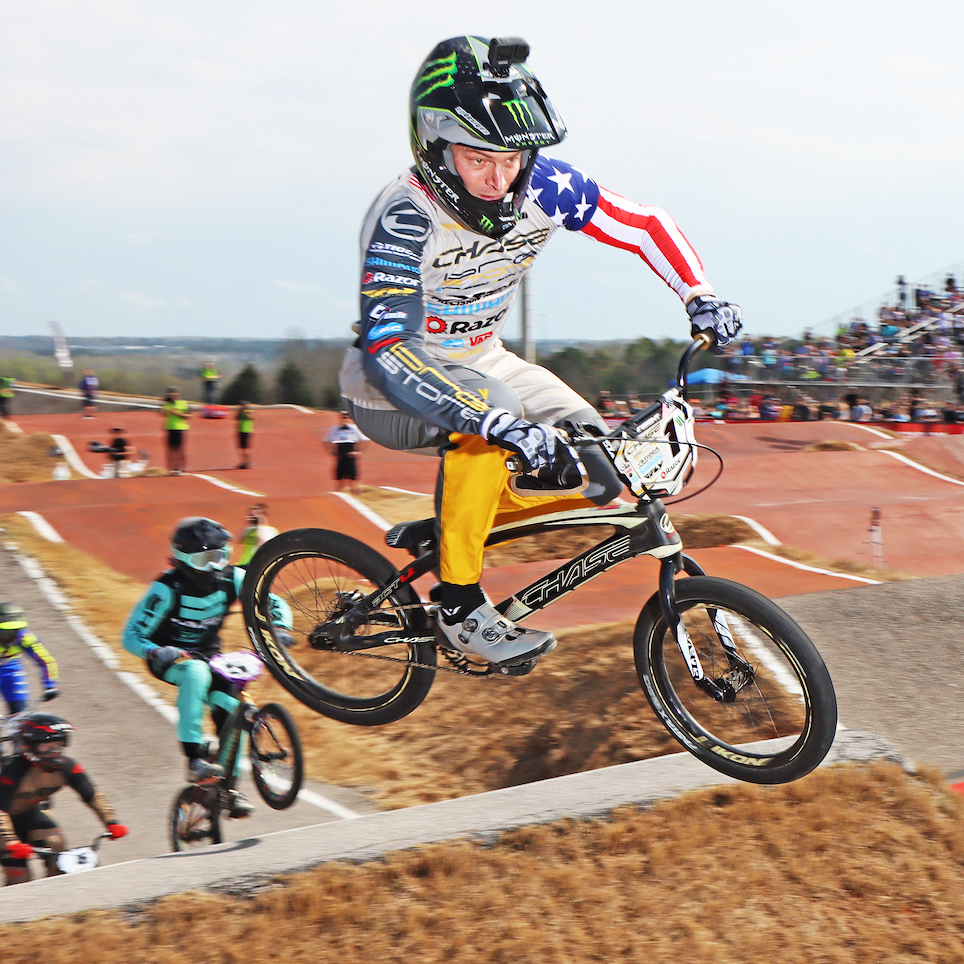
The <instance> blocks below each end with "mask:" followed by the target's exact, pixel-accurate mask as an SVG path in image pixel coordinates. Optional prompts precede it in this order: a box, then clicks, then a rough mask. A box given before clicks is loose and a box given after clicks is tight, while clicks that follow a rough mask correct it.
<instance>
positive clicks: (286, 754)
mask: <svg viewBox="0 0 964 964" xmlns="http://www.w3.org/2000/svg"><path fill="white" fill-rule="evenodd" d="M250 755H251V776H252V778H253V779H254V785H255V786H256V787H257V788H258V793H260V794H261V799H262V800H264V802H265V803H266V804H267V805H268V806H269V807H271V808H272V809H273V810H285V809H287V808H288V807H290V806H291V805H292V804H293V803H294V802H295V799H296V798H297V796H298V791H299V790H300V789H301V781H302V778H303V776H304V762H303V760H302V755H301V737H299V735H298V729H297V727H296V726H295V721H294V720H293V719H292V718H291V714H290V713H289V712H288V711H287V710H286V709H285V708H284V707H283V706H281V705H279V704H278V703H266V704H265V705H264V706H262V707H261V709H260V710H258V712H257V713H256V714H255V716H254V719H253V720H252V721H251V738H250Z"/></svg>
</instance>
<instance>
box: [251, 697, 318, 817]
mask: <svg viewBox="0 0 964 964" xmlns="http://www.w3.org/2000/svg"><path fill="white" fill-rule="evenodd" d="M266 715H270V716H273V717H274V718H275V719H276V720H277V721H278V722H279V723H280V724H281V726H282V728H283V729H284V731H285V733H286V734H287V736H288V741H289V743H290V745H291V752H292V754H293V756H294V761H293V768H294V774H293V776H292V778H291V786H290V787H288V789H287V790H286V791H285V792H284V793H283V794H275V793H272V792H271V789H270V787H269V786H268V785H267V784H266V783H265V781H264V779H263V777H262V776H261V771H260V769H259V766H258V762H257V761H256V760H255V753H254V743H255V741H254V737H253V734H254V727H255V726H257V723H258V718H259V717H261V716H266ZM251 734H252V735H251V737H250V738H249V740H248V753H249V756H250V758H251V778H252V780H254V785H255V787H256V789H257V791H258V793H259V794H260V795H261V799H262V800H264V802H265V803H266V804H267V805H268V806H269V807H271V809H272V810H287V809H288V807H290V806H291V805H292V804H293V803H294V802H295V800H296V799H297V798H298V793H299V792H300V790H301V784H302V782H303V780H304V776H305V762H304V755H303V754H302V751H301V736H300V735H299V733H298V727H297V726H295V721H294V720H293V719H292V718H291V714H290V713H289V712H288V711H287V709H285V707H283V706H282V705H281V704H280V703H265V704H264V706H262V707H260V708H259V709H258V711H257V713H255V715H254V719H253V720H252V721H251Z"/></svg>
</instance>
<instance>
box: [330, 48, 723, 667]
mask: <svg viewBox="0 0 964 964" xmlns="http://www.w3.org/2000/svg"><path fill="white" fill-rule="evenodd" d="M528 52H529V48H528V45H527V44H525V42H524V41H521V40H518V39H512V40H492V41H488V40H485V39H482V38H480V37H456V38H454V39H452V40H447V41H444V42H442V43H440V44H439V45H438V46H437V47H436V48H435V49H434V50H433V51H432V53H431V54H430V55H429V57H428V59H427V60H426V61H425V63H424V64H423V65H422V67H421V69H420V70H419V73H418V75H417V77H416V79H415V82H414V85H413V87H412V92H411V138H412V148H413V151H414V154H415V160H416V164H415V167H414V168H412V169H411V170H410V171H406V172H405V173H404V174H403V175H402V176H401V177H399V178H398V180H396V181H395V182H393V183H392V184H390V185H389V186H388V187H387V188H386V189H385V190H384V191H383V192H382V193H381V194H380V195H379V197H378V198H377V199H376V201H375V203H374V204H373V205H372V207H371V209H370V210H369V212H368V215H367V217H366V218H365V223H364V226H363V228H362V235H361V253H362V262H363V264H362V276H361V316H362V317H361V323H360V332H359V335H360V337H359V339H358V342H357V343H356V345H355V346H354V347H353V348H352V349H350V350H349V352H348V355H347V356H346V359H345V363H344V365H343V368H342V376H341V387H342V393H343V394H344V396H345V398H346V400H347V403H348V406H349V408H350V411H351V413H352V416H353V417H354V419H355V421H356V423H357V424H358V426H359V427H360V428H361V430H362V431H363V432H364V433H365V434H366V435H367V436H368V437H369V438H370V439H372V440H374V441H376V442H378V443H380V444H382V445H385V446H387V447H389V448H396V449H409V450H416V451H418V450H423V451H430V452H435V451H438V450H439V449H440V448H441V449H442V450H443V462H442V475H441V479H440V485H439V487H438V490H437V501H438V506H437V513H438V519H439V522H440V525H441V578H442V584H441V607H440V615H439V628H440V631H441V633H442V640H443V643H444V644H445V645H448V646H451V647H452V648H454V649H456V650H459V651H461V652H468V653H472V654H475V655H478V656H481V657H483V658H484V659H487V660H489V661H490V662H492V663H501V664H505V665H511V664H518V663H526V662H530V661H531V660H533V659H535V658H537V657H538V656H540V655H542V654H543V653H546V652H548V651H549V650H551V649H552V647H553V646H554V645H555V640H554V639H553V637H552V636H551V634H549V633H543V632H537V631H535V630H530V629H523V628H522V627H519V626H516V625H514V624H513V623H512V622H510V621H509V620H507V619H505V617H503V616H501V615H500V614H499V613H498V612H497V611H496V610H495V609H494V608H493V607H492V606H491V605H489V603H488V602H487V601H486V599H485V597H484V595H483V593H482V590H481V588H480V587H479V579H480V577H481V573H482V552H483V545H484V542H485V539H486V536H487V535H488V532H489V530H490V529H491V527H492V525H493V524H496V525H498V524H501V523H502V522H506V521H509V519H518V518H520V517H525V516H526V515H529V514H531V515H535V514H539V513H541V512H546V511H555V510H557V509H562V508H565V507H566V503H565V502H562V501H560V498H564V499H565V498H567V499H569V500H578V502H579V503H581V504H583V505H585V504H586V503H585V499H589V500H591V502H593V503H595V504H599V505H602V504H605V503H606V502H608V501H611V500H612V498H614V497H615V496H616V495H617V494H618V493H619V492H620V491H621V488H622V486H621V483H620V482H619V480H618V479H617V477H616V475H615V473H614V471H613V470H612V467H611V466H610V465H609V463H608V462H606V461H605V460H604V458H603V457H602V456H601V454H599V453H593V452H592V451H591V450H589V449H586V450H584V451H583V453H582V458H583V461H584V462H585V465H584V466H582V465H580V464H578V459H577V458H576V457H575V455H574V453H573V452H572V451H571V450H570V449H568V447H567V446H565V445H564V444H563V443H562V441H561V439H560V438H559V436H558V434H557V432H556V431H555V430H554V426H558V425H561V424H562V423H563V422H566V421H573V422H583V423H593V424H595V425H597V426H599V427H600V428H604V423H602V421H601V419H600V418H599V416H598V414H597V413H596V411H595V410H594V409H593V408H592V406H591V405H590V404H589V403H588V402H587V401H586V400H585V399H584V398H582V397H581V396H580V395H578V394H577V393H576V392H575V391H573V390H572V389H571V388H569V386H568V385H566V384H565V383H564V382H562V381H561V380H560V379H558V378H557V377H556V376H555V375H553V374H552V373H551V372H549V371H547V370H546V369H544V368H540V367H539V366H537V365H532V364H530V363H528V362H526V361H524V360H523V359H521V358H519V357H517V356H516V355H514V354H513V353H511V352H509V351H507V350H506V348H505V347H504V346H503V344H502V342H501V341H500V339H499V334H500V332H501V330H502V327H503V325H504V324H505V320H506V318H507V317H508V314H509V311H510V309H511V308H512V305H513V303H514V301H515V298H516V295H517V293H518V289H519V284H520V282H521V280H522V277H523V275H524V274H525V272H526V271H527V270H528V268H529V267H530V266H531V265H532V262H533V260H534V259H535V257H536V256H537V255H538V253H539V252H540V251H541V250H542V248H543V247H544V246H545V244H546V243H547V242H548V240H549V238H550V237H551V236H552V235H553V234H554V233H555V232H556V231H558V230H559V229H560V228H564V229H565V230H567V231H570V232H577V233H580V234H585V235H588V236H589V237H591V238H594V239H595V240H597V241H603V242H604V243H606V244H610V245H613V246H615V247H618V248H623V249H625V250H627V251H630V252H633V253H635V254H637V255H638V256H639V257H640V258H642V259H643V261H645V262H646V263H647V264H648V265H649V266H650V267H651V268H652V269H653V270H654V271H655V272H656V273H657V274H658V275H659V276H660V277H661V278H662V279H663V280H664V281H665V282H666V284H668V285H669V286H670V287H671V288H672V289H673V290H674V291H675V292H676V293H677V294H678V295H679V297H680V299H681V300H682V302H683V304H684V305H685V306H686V310H687V312H688V313H689V315H690V318H691V319H692V325H693V329H694V331H698V330H710V331H713V332H714V333H715V335H716V337H717V344H718V346H719V347H720V348H722V346H723V345H725V344H726V343H727V342H728V341H729V340H730V339H731V338H732V337H733V336H734V335H735V334H736V333H737V331H739V329H740V326H741V315H740V309H739V308H738V307H736V306H735V305H730V304H728V303H726V302H723V301H720V300H718V299H717V298H716V297H715V295H714V292H713V288H712V287H711V286H710V284H709V283H708V282H707V280H706V278H705V276H704V274H703V267H702V265H701V263H700V260H699V258H698V257H697V255H696V252H695V251H694V250H693V248H692V247H691V246H690V244H689V243H688V242H687V240H686V238H685V237H684V236H683V234H682V232H681V231H680V230H679V228H678V227H677V226H676V224H675V222H674V221H673V219H672V218H670V216H669V215H668V214H666V212H665V211H662V210H660V209H659V208H656V207H651V206H648V205H641V204H636V203H634V202H632V201H628V200H626V199H625V198H622V197H620V196H619V195H617V194H614V193H613V192H611V191H608V190H607V189H606V188H603V187H600V186H599V185H598V184H597V183H596V182H595V181H594V180H593V179H592V178H590V177H589V176H588V175H587V174H585V173H584V172H583V171H581V170H579V169H578V168H576V167H573V166H572V165H570V164H566V163H564V162H562V161H558V160H554V159H551V158H547V157H544V156H542V155H541V154H540V153H539V152H540V149H541V148H544V147H548V146H551V145H552V144H557V143H559V142H560V141H561V140H562V139H563V137H565V134H566V128H565V125H564V124H563V122H562V119H561V118H560V117H559V115H558V114H557V113H556V111H555V109H554V108H553V106H552V104H551V103H550V102H549V99H548V97H547V96H546V94H545V91H544V90H543V88H542V86H541V84H540V83H539V81H538V80H537V79H536V78H535V76H534V75H533V74H532V72H531V71H530V70H529V69H528V67H527V66H526V65H525V59H526V57H527V55H528ZM510 454H513V455H515V456H516V457H517V458H518V460H519V461H520V462H521V463H522V465H523V466H524V467H525V468H526V469H528V470H530V471H533V472H540V471H543V470H548V469H556V470H558V469H559V467H560V463H565V462H567V461H568V462H570V463H574V465H573V467H575V468H580V469H582V471H583V472H584V473H585V475H587V476H588V485H584V486H583V487H581V490H580V487H574V489H573V490H571V491H570V492H569V493H568V494H566V493H560V492H556V493H554V494H553V495H548V496H547V495H545V494H541V495H536V496H533V495H532V494H531V492H530V493H529V494H522V493H521V492H520V491H516V490H514V488H513V486H512V485H511V484H510V475H509V472H508V470H507V468H506V459H507V457H509V455H510ZM571 504H573V503H572V502H571V501H570V505H571Z"/></svg>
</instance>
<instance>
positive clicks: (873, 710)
mask: <svg viewBox="0 0 964 964" xmlns="http://www.w3.org/2000/svg"><path fill="white" fill-rule="evenodd" d="M779 604H780V606H781V607H783V608H784V609H785V610H786V611H787V612H788V613H790V615H791V616H793V618H794V619H796V620H797V622H798V623H800V625H801V626H803V628H804V629H805V630H806V631H807V633H808V634H809V635H810V638H811V639H812V640H813V641H814V643H815V644H816V646H817V649H819V650H820V653H821V655H822V656H823V658H824V660H825V661H826V663H827V667H828V669H829V670H830V675H831V677H832V678H833V681H834V686H835V687H836V690H837V698H838V701H839V704H840V720H841V722H842V723H843V724H844V725H845V726H848V727H853V728H855V729H859V730H870V731H871V732H873V733H876V734H878V735H880V736H881V737H883V738H885V739H887V740H889V741H891V742H892V743H894V744H896V745H897V746H898V747H900V749H901V750H902V751H903V752H904V753H906V754H907V755H908V756H909V757H910V758H911V759H913V760H914V761H915V762H916V763H918V764H927V765H930V766H936V767H939V768H940V769H941V770H943V771H944V772H945V773H946V774H948V775H954V776H955V777H956V778H957V779H961V771H962V770H964V576H937V577H932V578H929V579H911V580H906V581H901V582H891V583H884V584H881V585H879V586H863V587H861V588H859V589H838V590H835V591H833V592H819V593H808V594H806V595H803V596H793V597H789V598H785V599H780V600H779Z"/></svg>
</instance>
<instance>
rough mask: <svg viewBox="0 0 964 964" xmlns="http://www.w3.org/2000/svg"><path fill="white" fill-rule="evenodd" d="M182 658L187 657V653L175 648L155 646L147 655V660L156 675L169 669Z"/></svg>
mask: <svg viewBox="0 0 964 964" xmlns="http://www.w3.org/2000/svg"><path fill="white" fill-rule="evenodd" d="M182 656H187V653H185V652H184V650H183V649H178V648H177V647H176V646H155V647H154V649H152V650H151V651H150V652H149V653H148V654H147V658H148V659H149V660H150V661H151V664H152V666H153V667H154V669H155V670H157V672H158V673H163V672H164V671H165V670H168V669H170V668H171V667H172V666H173V665H174V663H175V662H176V661H177V660H179V659H180V658H181V657H182Z"/></svg>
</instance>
